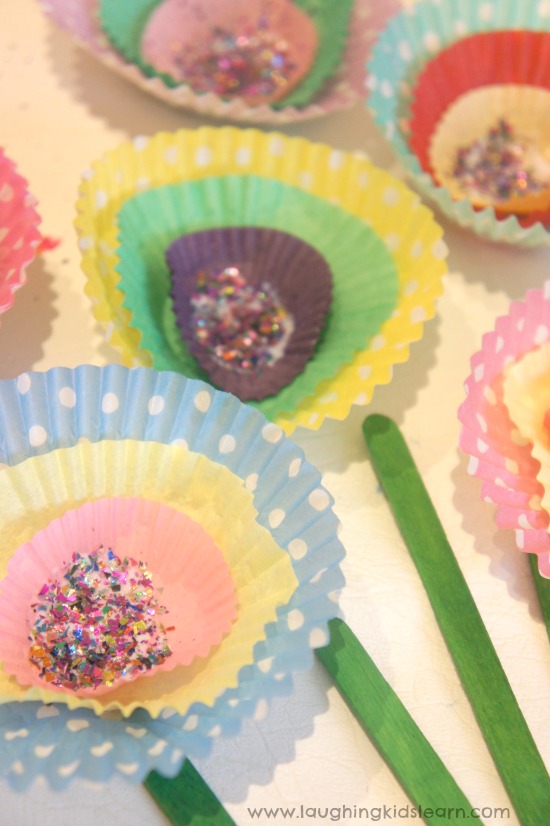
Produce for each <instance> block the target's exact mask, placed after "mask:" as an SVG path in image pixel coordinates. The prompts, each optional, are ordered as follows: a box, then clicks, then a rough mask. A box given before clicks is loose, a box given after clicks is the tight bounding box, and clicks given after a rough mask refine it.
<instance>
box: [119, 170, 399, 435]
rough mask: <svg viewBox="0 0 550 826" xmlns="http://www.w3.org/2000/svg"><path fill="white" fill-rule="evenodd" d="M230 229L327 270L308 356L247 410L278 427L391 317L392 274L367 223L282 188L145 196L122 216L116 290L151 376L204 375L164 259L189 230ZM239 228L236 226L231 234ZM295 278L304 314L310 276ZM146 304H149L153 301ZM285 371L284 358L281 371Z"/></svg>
mask: <svg viewBox="0 0 550 826" xmlns="http://www.w3.org/2000/svg"><path fill="white" fill-rule="evenodd" d="M152 215H154V216H157V218H156V220H152V219H151V217H150V216H152ZM145 216H149V217H148V232H147V234H146V236H145V234H144V233H143V232H140V229H141V228H142V227H143V220H144V217H145ZM304 216H305V217H304ZM226 222H229V223H231V224H234V225H241V228H242V229H246V228H248V231H251V230H252V229H262V230H263V231H265V230H266V227H267V226H271V227H272V228H278V229H280V230H282V231H284V232H286V231H287V230H288V231H290V232H292V235H293V236H294V237H295V238H297V239H299V241H300V242H303V243H307V244H308V245H309V246H310V247H312V248H313V250H314V252H315V253H317V254H319V255H321V256H322V257H323V259H324V260H325V261H326V265H328V266H329V267H330V271H331V275H332V299H331V303H330V315H329V317H328V318H327V320H326V323H325V324H324V327H323V335H322V337H321V340H320V341H318V343H317V347H316V349H315V353H314V357H313V358H311V359H309V360H307V361H306V363H305V364H304V365H303V370H301V371H300V372H299V373H298V375H297V376H296V377H295V378H294V380H293V381H288V382H286V383H285V385H284V386H283V387H281V388H280V389H279V391H278V393H277V395H276V396H274V397H272V398H264V399H263V400H262V401H261V402H259V403H256V402H251V403H252V404H255V405H256V406H257V407H258V408H259V409H260V410H261V411H262V412H263V413H264V414H265V415H266V416H268V417H269V418H272V419H275V420H276V419H277V418H279V417H280V416H281V414H283V413H285V412H286V411H292V410H293V408H295V407H296V406H297V405H299V404H300V403H301V402H302V401H303V400H304V399H307V397H308V396H310V395H311V394H312V393H315V390H316V388H317V386H318V385H319V384H320V383H321V382H323V381H324V380H327V379H331V378H332V377H333V376H335V375H336V374H337V372H338V369H339V368H340V367H341V366H342V365H344V364H346V363H350V362H351V361H352V359H353V357H354V355H355V353H357V352H359V351H360V350H361V349H362V348H364V347H365V346H367V345H368V342H369V339H370V338H371V337H372V336H373V335H375V334H376V333H377V332H378V330H379V329H380V327H381V325H382V324H383V322H384V320H385V319H387V318H388V317H389V316H390V314H391V312H392V310H393V309H394V308H395V304H396V300H397V292H398V283H397V275H396V272H395V265H394V262H393V260H392V258H391V256H390V255H389V253H388V251H387V250H386V248H385V247H384V245H383V244H382V243H381V241H380V240H379V239H378V238H377V237H376V235H375V234H374V233H373V232H372V230H370V229H369V228H368V227H366V226H365V224H364V223H362V222H361V221H359V220H357V219H355V218H354V217H353V216H351V215H349V213H347V212H344V211H343V210H341V209H339V208H338V207H336V206H333V205H331V204H327V203H325V202H324V201H322V200H321V199H319V198H316V197H314V196H311V195H308V194H307V193H304V192H302V191H301V190H298V189H295V188H291V187H288V186H287V185H285V184H282V183H281V182H279V181H275V180H271V179H265V178H260V177H256V176H254V177H250V178H249V177H247V176H227V177H225V176H224V177H221V178H205V179H201V180H198V181H190V182H187V183H184V184H180V185H173V186H169V187H160V188H156V189H154V190H149V191H147V192H144V193H141V194H139V195H137V196H135V198H133V199H129V200H128V201H126V202H125V203H124V205H123V207H122V209H121V210H120V212H119V213H118V224H119V227H120V232H119V242H120V243H119V248H118V250H117V252H118V255H119V258H120V264H119V265H118V270H119V272H120V274H121V275H120V281H119V282H118V284H119V288H120V290H121V291H122V292H123V293H124V306H125V307H127V308H128V309H129V310H130V311H131V313H132V326H135V327H137V329H138V330H139V331H140V333H141V344H142V346H143V347H144V348H146V349H147V350H148V351H149V353H150V354H151V357H152V362H153V366H154V367H155V368H157V369H171V370H178V371H181V372H182V373H184V374H185V375H189V376H191V377H197V378H202V377H203V376H204V373H203V372H202V370H200V368H199V365H198V364H197V361H196V360H195V356H196V353H195V351H194V350H193V351H191V352H190V348H189V345H188V344H186V343H185V342H184V341H183V340H182V337H181V333H180V330H179V328H178V326H177V324H176V315H175V314H174V311H173V309H172V306H171V302H170V301H169V292H170V283H171V279H170V271H169V267H168V265H167V263H166V261H165V251H166V249H167V248H168V247H169V246H170V245H171V244H172V243H173V242H174V241H175V240H176V239H177V238H178V237H180V236H181V234H182V233H186V237H189V230H193V229H199V228H204V227H212V228H219V227H223V226H224V224H225V223H226ZM227 229H228V228H227V227H226V228H225V231H227ZM236 229H238V227H233V230H236ZM366 262H367V263H366ZM296 263H299V262H298V261H297V262H296ZM298 278H299V281H298V283H299V284H300V293H301V295H300V297H299V299H298V298H297V299H296V300H293V302H292V303H293V305H295V306H296V305H297V304H298V302H299V305H301V306H304V307H305V306H306V300H307V294H306V287H305V284H306V277H305V275H304V274H302V273H300V274H298ZM325 280H326V278H325ZM302 293H303V295H302ZM152 295H155V298H154V300H151V298H150V297H151V296H152ZM326 297H327V296H325V298H326ZM318 300H319V303H320V307H319V310H320V312H319V313H318V314H317V320H316V322H315V324H316V325H317V324H318V321H321V320H322V315H323V312H324V310H325V307H326V302H325V300H324V299H322V298H321V294H319V298H318ZM307 306H308V308H309V306H310V305H309V304H308V305H307ZM174 309H176V308H174ZM296 326H297V331H298V332H299V333H301V332H303V331H300V326H301V325H300V324H298V325H296ZM287 363H288V360H287V358H286V357H283V359H281V369H282V370H283V369H285V365H287ZM200 366H202V367H205V365H204V364H201V365H200ZM216 378H218V376H216ZM283 378H284V375H283ZM215 383H217V382H216V381H215ZM220 384H221V382H220ZM222 387H223V389H226V390H234V391H235V392H236V395H238V396H239V397H241V395H240V393H239V392H237V391H238V390H239V389H240V390H244V391H245V393H246V395H245V396H242V397H241V398H246V397H247V396H248V392H247V391H248V388H247V387H246V386H245V385H244V384H242V385H241V386H240V387H239V386H236V385H235V384H233V385H228V384H224V385H222Z"/></svg>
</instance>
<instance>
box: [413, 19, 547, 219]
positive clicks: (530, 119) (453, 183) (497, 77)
mask: <svg viewBox="0 0 550 826" xmlns="http://www.w3.org/2000/svg"><path fill="white" fill-rule="evenodd" d="M549 68H550V33H548V32H538V31H517V30H509V31H492V32H480V33H478V34H473V35H470V36H469V37H464V38H462V39H461V40H458V41H457V42H456V43H453V45H452V46H449V47H448V48H446V49H443V51H441V52H440V53H439V54H438V55H437V56H436V57H434V58H433V59H432V60H430V61H429V62H428V63H427V64H426V66H425V68H424V69H423V71H422V72H421V73H420V75H419V77H418V80H417V82H416V84H415V87H414V99H413V102H412V104H411V119H410V124H409V128H410V136H411V137H410V145H411V147H412V149H413V150H414V152H415V153H416V156H417V158H418V160H419V162H420V164H421V166H422V168H423V169H424V170H425V171H427V172H430V173H431V174H432V175H433V177H434V179H435V181H436V183H437V184H439V185H440V186H443V187H447V188H448V189H449V190H450V191H451V194H452V196H453V198H454V199H455V200H460V199H463V198H469V199H470V201H471V202H472V205H473V206H474V207H475V208H478V209H479V208H483V207H484V206H492V207H493V208H494V210H495V214H496V216H497V218H499V219H503V218H506V217H507V215H508V214H510V213H515V214H516V217H517V218H518V221H519V223H520V224H521V226H524V227H528V226H532V225H533V224H535V223H537V222H541V223H543V224H545V225H546V224H547V223H548V220H549V216H548V214H547V212H548V207H549V203H550V175H549V172H548V170H549V168H550V157H547V154H548V153H547V146H546V135H547V134H548V118H549V114H548V112H549V106H550V104H549V102H548V101H549V99H550V82H549V81H548V70H549ZM503 128H505V129H506V130H507V132H509V133H510V134H509V137H508V138H507V140H503V138H502V137H501V136H500V132H501V131H502V129H503ZM495 130H498V131H497V134H498V135H499V141H500V143H499V141H497V140H493V146H492V147H491V150H492V155H489V154H488V152H486V154H485V156H483V151H482V150H483V144H484V142H487V141H488V136H490V135H491V132H492V131H495ZM499 145H500V146H501V147H502V148H500V150H499ZM470 146H471V147H472V149H471V150H470V154H473V153H474V152H475V153H476V159H477V166H478V169H476V168H475V165H474V164H471V169H470V170H469V169H468V167H466V168H465V170H464V172H463V175H464V173H468V174H469V175H470V177H471V178H472V179H473V181H474V182H477V183H478V187H479V189H480V191H479V192H476V191H475V190H473V191H472V192H468V190H467V189H464V187H463V186H462V184H461V180H460V177H459V176H457V174H456V172H455V171H454V170H453V167H454V166H455V165H456V163H457V158H460V157H461V155H462V157H464V156H465V153H466V151H467V150H466V149H465V147H470ZM479 155H481V158H480V157H479ZM522 155H523V157H521V156H522ZM497 160H498V162H499V164H500V166H501V170H500V172H498V171H497V169H492V167H491V166H490V164H494V166H495V167H496V166H497V163H496V162H497ZM520 162H521V163H520ZM463 165H465V164H463ZM544 166H546V170H544V169H543V168H542V167H544ZM487 169H489V170H492V174H491V175H490V177H488V175H487ZM544 171H546V175H545V177H542V176H543V173H544ZM507 190H510V195H509V197H508V198H506V197H505V193H506V192H507Z"/></svg>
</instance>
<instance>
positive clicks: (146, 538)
mask: <svg viewBox="0 0 550 826" xmlns="http://www.w3.org/2000/svg"><path fill="white" fill-rule="evenodd" d="M98 548H103V549H105V550H107V549H109V550H112V551H113V552H114V553H115V554H116V555H117V556H118V557H120V558H126V557H129V558H130V559H132V560H135V561H137V562H138V563H142V564H144V565H145V566H146V569H147V570H148V571H150V573H151V582H152V586H153V589H154V594H155V598H156V600H157V601H158V603H159V606H158V608H157V609H156V610H155V609H153V611H152V612H153V614H154V613H156V614H158V620H159V622H160V623H162V625H163V626H165V627H168V628H170V631H166V632H165V633H164V632H163V633H164V636H165V637H166V640H167V643H168V645H169V649H170V655H169V656H167V657H166V659H165V660H164V662H162V663H157V664H153V665H152V667H151V668H150V670H148V671H147V670H144V669H142V670H141V671H140V673H137V674H128V675H127V676H126V675H125V674H124V673H123V674H122V675H121V676H119V677H118V678H117V679H116V680H115V682H114V685H108V684H106V683H100V684H98V685H95V686H93V687H92V688H82V687H78V683H76V685H73V686H67V687H66V688H65V686H56V685H55V683H53V684H48V683H46V681H45V680H44V677H43V676H42V675H41V674H40V672H39V669H38V668H37V667H36V666H35V665H33V664H31V662H30V660H29V651H30V648H31V646H30V644H29V634H30V632H31V629H32V628H33V627H34V626H35V623H36V620H37V614H36V611H35V610H33V609H32V608H31V606H32V605H33V604H35V603H36V602H37V600H38V597H39V594H41V592H42V589H43V587H44V585H45V584H46V583H48V582H51V581H52V580H58V581H61V580H62V574H63V573H64V571H66V570H67V566H68V563H70V560H71V559H73V558H74V554H79V555H80V556H85V557H87V556H89V554H92V553H95V552H97V549H98ZM103 589H105V580H103ZM120 589H121V586H120V584H119V585H118V586H117V587H116V591H120ZM0 593H1V594H2V600H1V604H0V629H1V634H0V658H1V660H2V661H3V664H4V669H5V670H6V672H7V673H8V674H12V675H14V676H15V677H16V679H17V680H18V682H19V684H20V685H22V686H26V685H34V686H39V687H42V688H46V689H49V690H52V691H57V690H61V691H63V690H66V691H69V692H71V691H74V694H75V696H79V697H84V696H88V697H94V696H99V695H101V694H105V693H106V692H110V691H112V690H113V688H114V687H117V686H118V685H120V684H121V683H124V682H126V681H129V680H132V681H133V680H135V679H136V678H137V679H138V680H139V679H140V678H141V677H148V676H152V674H154V673H156V672H157V671H169V670H172V669H173V668H175V667H176V666H182V665H189V663H190V662H191V661H192V660H193V659H194V658H195V657H206V656H207V655H208V653H209V651H210V650H211V648H212V647H213V646H215V645H218V644H219V643H220V642H221V640H222V637H223V636H224V635H225V634H226V633H227V631H229V629H230V627H231V623H232V622H233V620H234V619H235V616H236V597H235V591H234V588H233V583H232V580H231V574H230V571H229V568H228V566H227V563H226V561H225V560H224V558H223V556H222V555H221V552H220V550H219V549H218V548H217V547H216V545H215V544H214V542H213V540H212V538H211V537H210V536H209V535H208V534H207V533H206V531H205V530H204V528H202V526H201V525H199V524H198V523H197V522H195V521H194V520H193V519H190V518H189V517H188V516H187V515H186V514H184V513H182V512H180V511H177V510H175V509H173V508H169V507H167V506H166V505H163V504H161V503H160V502H155V501H151V500H146V499H145V500H144V499H137V498H112V499H99V500H95V501H92V502H87V503H86V504H85V505H82V506H81V507H80V508H77V509H75V510H69V511H66V512H65V513H64V514H63V516H62V517H60V518H58V519H54V520H53V521H52V522H50V523H49V524H48V525H47V526H46V527H45V528H43V529H42V530H41V531H38V533H37V534H35V535H34V537H33V538H32V540H31V541H30V542H27V543H26V544H25V545H23V546H21V547H20V548H19V549H18V550H17V551H16V552H15V554H14V555H13V556H12V557H11V559H10V561H9V563H8V573H7V576H6V578H5V579H4V580H3V581H2V582H1V583H0ZM113 593H115V589H113ZM132 601H133V600H132ZM159 608H162V609H164V610H165V612H166V613H161V614H159ZM147 613H150V612H149V611H148V612H147ZM134 616H135V614H134ZM131 617H132V615H131V614H130V619H131ZM138 633H139V632H138ZM66 634H67V631H65V636H66ZM71 639H73V640H76V639H77V637H76V635H75V636H73V637H71ZM59 673H60V672H59V671H58V674H59ZM136 688H138V687H137V686H136Z"/></svg>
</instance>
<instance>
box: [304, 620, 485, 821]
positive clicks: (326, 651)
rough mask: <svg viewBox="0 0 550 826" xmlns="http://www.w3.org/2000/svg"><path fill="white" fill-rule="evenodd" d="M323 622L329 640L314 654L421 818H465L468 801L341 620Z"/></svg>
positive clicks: (469, 805)
mask: <svg viewBox="0 0 550 826" xmlns="http://www.w3.org/2000/svg"><path fill="white" fill-rule="evenodd" d="M329 627H330V643H329V644H328V646H327V647H326V648H320V649H317V651H316V654H317V657H318V658H319V660H320V661H321V662H322V663H323V665H324V667H325V668H326V669H327V671H328V673H329V674H330V675H331V677H332V678H333V680H334V682H335V684H336V686H337V687H338V689H339V691H340V693H341V694H342V696H343V697H344V699H345V700H346V703H347V704H348V706H349V708H350V709H351V711H353V713H354V714H355V716H356V717H357V719H358V720H359V722H360V723H361V725H362V727H363V729H364V730H365V732H366V733H367V734H368V736H369V738H370V740H371V741H372V743H373V745H374V746H375V747H376V748H377V750H378V751H379V752H380V754H381V755H382V757H383V758H384V760H385V761H386V763H387V765H388V766H389V767H390V769H391V770H392V772H393V773H394V775H395V777H396V778H397V780H398V781H399V782H400V784H401V786H402V787H403V789H404V790H405V792H406V793H407V795H408V796H409V798H410V799H411V801H412V802H413V804H414V806H415V808H416V810H417V812H418V816H420V817H422V819H423V820H424V821H425V822H426V823H429V824H438V823H440V824H444V826H448V825H449V822H450V821H451V822H452V820H454V819H457V820H458V819H460V817H463V818H468V817H469V816H470V812H471V811H472V806H471V804H470V803H469V802H468V800H467V799H466V797H465V796H464V794H463V793H462V791H461V790H460V788H459V787H458V786H457V784H456V783H455V781H454V780H453V777H452V775H451V774H450V773H449V771H448V770H447V768H446V767H445V765H444V763H443V762H442V761H441V759H440V758H439V757H438V755H437V753H436V752H435V751H434V750H433V748H432V747H431V746H430V744H429V742H428V741H427V740H426V738H425V737H424V735H423V734H422V732H421V731H420V729H419V728H418V726H417V725H416V723H415V722H414V720H413V719H412V717H411V716H410V714H409V712H408V711H407V709H406V708H405V706H404V705H403V704H402V702H401V700H400V699H399V697H398V696H397V694H395V692H394V691H393V689H392V688H391V686H390V685H389V683H387V682H386V680H385V679H384V677H383V676H382V674H381V673H380V672H379V670H378V668H377V667H376V665H375V664H374V663H373V661H372V660H371V658H370V657H369V655H368V654H367V652H366V651H365V649H364V648H363V646H362V645H361V643H360V642H359V640H358V639H357V637H356V636H355V635H354V634H353V632H352V631H351V630H350V628H348V626H347V625H346V624H345V623H344V622H343V621H342V620H339V619H333V620H331V621H330V623H329ZM442 807H444V809H445V811H444V812H443V810H442ZM450 810H452V811H453V818H450V816H449V814H448V813H449V811H450ZM477 822H478V823H482V821H481V820H478V821H477Z"/></svg>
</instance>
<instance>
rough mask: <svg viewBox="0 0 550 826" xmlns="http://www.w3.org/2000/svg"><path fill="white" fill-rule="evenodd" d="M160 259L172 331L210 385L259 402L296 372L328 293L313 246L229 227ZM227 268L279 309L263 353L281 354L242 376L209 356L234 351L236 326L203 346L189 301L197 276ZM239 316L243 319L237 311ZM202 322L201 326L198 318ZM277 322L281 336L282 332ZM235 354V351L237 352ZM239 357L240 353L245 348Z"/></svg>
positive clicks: (177, 245)
mask: <svg viewBox="0 0 550 826" xmlns="http://www.w3.org/2000/svg"><path fill="white" fill-rule="evenodd" d="M166 258H167V262H168V265H169V267H170V270H171V274H172V289H171V294H172V298H173V306H174V313H175V315H176V319H177V321H178V326H179V328H180V331H181V333H182V335H183V337H184V338H185V340H186V342H187V344H188V347H189V351H190V352H191V353H192V354H193V355H194V356H195V358H196V359H197V361H198V362H199V364H200V365H201V367H202V368H203V369H204V370H206V372H207V373H208V375H209V378H210V380H211V381H212V382H213V383H214V384H215V385H217V386H218V387H220V388H221V389H223V390H227V391H228V392H231V393H234V394H235V395H236V396H238V397H239V398H240V399H243V400H245V399H261V398H263V397H265V396H269V395H273V394H274V393H277V392H278V391H279V390H280V389H281V388H283V387H285V386H286V385H287V384H289V383H290V382H291V381H292V379H293V378H294V377H295V376H296V375H299V374H300V373H301V372H302V371H303V370H304V368H305V366H306V364H307V362H308V361H309V360H310V358H311V357H312V356H313V352H314V350H315V347H316V344H317V342H318V340H319V335H320V333H321V330H322V329H323V326H324V324H325V319H326V316H327V313H328V311H329V307H330V298H331V292H332V276H331V272H330V268H329V266H328V265H327V263H326V261H325V259H324V258H323V256H322V255H320V254H319V253H318V252H317V251H316V250H315V249H314V248H313V247H311V246H310V245H309V244H305V243H304V242H303V241H302V240H301V239H299V238H297V237H296V236H294V235H289V234H288V233H286V232H280V231H277V230H269V229H264V228H256V227H245V228H242V229H241V228H238V227H237V228H226V229H220V230H206V231H204V232H199V233H191V234H190V235H186V236H183V237H180V238H177V239H176V240H175V241H174V242H173V243H172V244H171V245H170V246H169V247H168V249H167V251H166ZM227 267H236V268H237V271H238V273H240V274H241V277H242V278H244V279H245V281H246V287H247V289H249V288H251V287H253V288H255V290H256V291H261V290H262V289H264V288H266V289H268V290H269V291H271V292H273V299H272V301H275V302H276V304H280V306H281V307H282V309H283V313H284V315H283V317H282V320H281V324H280V330H281V336H282V339H276V340H275V342H274V343H273V344H272V345H271V352H273V350H274V349H275V351H276V348H277V345H279V348H281V345H282V351H281V354H280V355H279V354H277V352H275V356H274V360H273V361H267V362H265V361H262V360H261V359H259V360H258V364H257V366H256V367H254V366H251V367H250V368H248V369H246V370H239V369H238V368H239V366H240V365H239V362H238V361H237V359H236V358H235V357H233V358H232V359H231V361H230V364H233V365H234V367H233V369H231V367H229V369H228V367H227V365H226V363H224V362H223V361H222V360H221V359H220V357H218V356H216V355H215V353H214V352H213V346H212V345H213V343H214V341H221V340H222V339H223V340H225V341H227V346H226V347H225V348H224V355H225V357H226V358H227V355H228V354H230V351H231V347H235V340H237V342H238V340H239V337H241V336H242V329H243V327H242V325H241V327H240V328H239V327H238V328H237V331H238V335H237V336H235V335H234V334H233V335H232V336H231V337H229V338H225V337H223V336H220V334H219V333H216V330H215V327H214V332H213V334H214V338H213V340H212V345H210V346H209V347H206V346H205V345H204V344H202V343H201V341H200V339H198V338H197V335H196V324H197V321H196V318H197V317H196V315H195V310H194V308H193V307H194V305H193V300H194V299H193V297H194V296H195V299H196V296H197V295H198V293H197V289H198V279H199V275H200V274H201V273H206V274H208V273H219V272H220V271H224V270H226V268H227ZM396 280H397V279H396ZM213 283H217V282H213ZM238 300H239V299H238V298H237V301H238ZM210 302H212V299H210ZM210 306H211V303H210ZM264 306H265V301H264ZM238 309H239V308H238V305H237V311H238ZM241 313H242V314H243V315H244V312H243V311H241ZM249 313H250V310H249ZM202 317H203V319H204V313H203V316H202ZM218 317H219V316H218ZM249 317H250V316H249V315H248V318H249ZM285 322H287V326H288V333H285V326H284V325H285ZM248 324H249V325H250V326H249V328H248V329H255V328H257V327H258V323H255V324H254V323H252V322H250V321H248ZM217 327H218V329H220V327H221V332H222V333H224V332H226V330H227V323H226V324H222V323H221V322H220V321H218V325H217ZM201 329H204V327H202V328H201ZM244 329H247V328H244ZM285 339H286V340H285ZM228 351H229V352H228ZM237 351H239V345H238V344H237ZM240 352H243V347H242V346H241V348H240ZM244 352H245V353H246V352H247V348H246V347H244ZM255 352H257V353H259V355H260V357H261V352H262V350H261V348H260V347H259V345H258V344H256V346H255V350H254V347H252V349H251V359H253V358H254V357H255ZM277 356H278V357H277ZM235 366H236V367H237V369H234V368H235Z"/></svg>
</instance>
